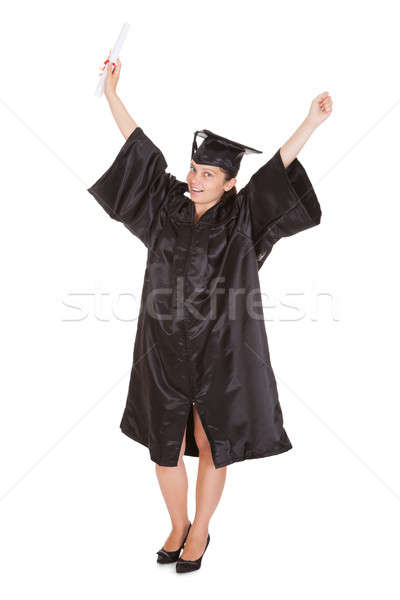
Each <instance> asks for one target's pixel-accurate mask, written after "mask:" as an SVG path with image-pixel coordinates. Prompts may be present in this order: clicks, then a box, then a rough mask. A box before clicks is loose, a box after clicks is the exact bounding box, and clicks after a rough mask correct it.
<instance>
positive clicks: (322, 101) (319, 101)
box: [307, 92, 333, 127]
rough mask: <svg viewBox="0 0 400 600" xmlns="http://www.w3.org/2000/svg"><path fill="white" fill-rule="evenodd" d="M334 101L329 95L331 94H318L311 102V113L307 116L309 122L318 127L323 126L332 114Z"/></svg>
mask: <svg viewBox="0 0 400 600" xmlns="http://www.w3.org/2000/svg"><path fill="white" fill-rule="evenodd" d="M332 104H333V100H332V98H331V97H330V95H329V92H323V93H322V94H318V96H316V97H315V98H314V100H313V101H312V102H311V107H310V111H309V113H308V115H307V120H308V121H309V122H310V123H312V124H313V125H314V127H318V125H321V123H323V122H324V121H325V120H326V119H327V118H328V117H329V116H330V114H331V113H332Z"/></svg>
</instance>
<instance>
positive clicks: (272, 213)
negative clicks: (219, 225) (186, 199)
mask: <svg viewBox="0 0 400 600" xmlns="http://www.w3.org/2000/svg"><path fill="white" fill-rule="evenodd" d="M243 192H244V194H245V202H246V207H247V211H248V213H249V217H250V218H249V221H250V231H251V238H252V240H253V245H254V247H255V250H256V256H257V262H258V264H259V268H260V267H261V266H262V264H263V262H264V260H265V259H266V257H267V256H268V254H269V253H270V252H271V250H272V247H273V245H274V244H275V243H276V242H277V241H278V240H279V239H281V238H282V237H287V236H289V235H294V234H295V233H298V232H299V231H303V230H305V229H308V228H309V227H314V226H315V225H318V224H319V223H320V221H321V207H320V204H319V202H318V198H317V196H316V194H315V191H314V188H313V186H312V184H311V182H310V179H309V178H308V175H307V173H306V171H305V169H304V167H303V166H302V164H301V163H300V161H299V160H298V159H297V158H295V159H294V160H293V161H292V162H291V163H290V165H289V166H288V167H287V168H285V166H284V164H283V161H282V157H281V154H280V149H279V150H278V151H277V152H276V153H275V154H274V156H272V158H271V159H270V160H269V161H268V162H267V163H265V164H264V165H263V166H262V167H261V168H260V169H259V170H258V171H257V172H256V173H254V175H252V177H251V178H250V180H249V182H248V184H247V185H246V186H245V187H244V188H243Z"/></svg>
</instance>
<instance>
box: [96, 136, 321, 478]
mask: <svg viewBox="0 0 400 600" xmlns="http://www.w3.org/2000/svg"><path fill="white" fill-rule="evenodd" d="M167 166H168V165H167V163H166V161H165V158H164V156H163V154H162V152H161V151H160V150H159V148H158V147H157V146H156V145H155V144H154V143H153V142H152V141H151V140H150V139H149V137H148V136H147V135H146V134H145V133H144V131H143V129H142V128H141V127H139V126H137V127H136V129H135V130H134V131H133V132H132V133H131V135H130V136H129V137H128V139H127V140H126V141H125V143H124V144H123V146H122V148H121V149H120V151H119V153H118V155H117V156H116V158H115V160H114V162H113V163H112V164H111V166H110V167H109V169H108V170H107V171H106V172H105V173H104V174H103V175H102V176H101V177H100V178H99V179H98V181H96V183H94V184H93V185H92V186H91V187H90V188H88V190H87V191H88V192H89V193H90V194H92V196H94V198H95V199H96V200H97V201H98V203H99V204H100V205H101V206H102V207H103V209H104V210H105V211H106V212H107V213H108V215H109V216H110V217H111V218H112V219H115V220H117V221H119V222H121V223H122V224H123V225H125V226H126V227H127V228H128V229H129V231H131V232H132V233H133V234H134V235H135V236H136V237H138V238H139V239H140V240H141V241H142V242H143V244H145V246H146V247H147V249H148V251H147V264H146V269H145V273H144V280H143V290H142V297H141V304H140V312H139V317H138V323H137V331H136V338H135V343H134V352H133V365H132V371H131V376H130V382H129V389H128V394H127V400H126V406H125V410H124V412H123V416H122V421H121V424H120V427H121V430H122V432H123V433H124V434H126V435H127V436H129V437H130V438H131V439H132V440H135V441H136V442H139V443H140V444H143V445H144V446H146V447H147V448H148V449H149V454H150V458H151V460H152V461H154V462H155V463H157V464H159V465H162V466H176V465H177V463H178V457H179V452H180V447H181V444H182V440H183V435H184V430H185V427H186V426H187V433H186V448H185V454H186V455H189V456H198V455H199V450H198V447H197V445H196V441H195V438H194V429H193V405H195V406H196V408H197V410H198V414H199V416H200V419H201V422H202V425H203V427H204V430H205V433H206V435H207V438H208V440H209V443H210V447H211V452H212V459H213V462H214V465H215V467H216V468H218V467H224V466H226V465H229V464H232V463H235V462H238V461H242V460H246V459H251V458H261V457H266V456H272V455H275V454H280V453H282V452H286V451H287V450H289V449H291V448H292V444H291V442H290V440H289V438H288V435H287V433H286V431H285V429H284V427H283V417H282V411H281V407H280V404H279V400H278V391H277V385H276V380H275V377H274V373H273V370H272V367H271V361H270V355H269V348H268V341H267V334H266V330H265V322H264V316H263V309H262V305H261V292H260V283H259V276H258V272H259V270H260V268H261V266H262V265H263V263H264V261H265V259H266V258H267V257H268V255H269V253H270V252H271V250H272V247H273V245H274V244H275V243H276V242H277V241H278V240H279V239H280V238H282V237H285V236H289V235H293V234H295V233H297V232H299V231H303V230H305V229H307V228H309V227H313V226H314V225H317V224H319V223H320V218H321V208H320V205H319V202H318V199H317V197H316V194H315V191H314V189H313V187H312V185H311V182H310V180H309V178H308V176H307V173H306V171H305V169H304V168H303V166H302V165H301V164H300V162H299V161H298V159H295V160H294V161H293V162H292V163H291V164H290V165H289V166H288V168H287V169H285V167H284V165H283V162H282V159H281V156H280V152H279V150H278V151H277V152H276V153H275V154H274V155H273V156H272V158H270V160H269V161H268V162H266V163H265V164H264V165H263V166H261V168H260V169H259V170H258V171H257V172H256V173H254V174H253V176H252V177H251V179H250V180H249V182H248V183H247V185H246V186H245V187H244V188H243V189H241V190H240V191H239V192H238V193H235V192H234V191H233V190H231V191H230V192H228V193H226V194H225V195H224V196H223V197H222V199H221V200H220V201H219V202H218V203H217V204H215V205H214V206H212V207H211V208H210V209H209V210H207V211H206V212H205V213H204V214H203V215H202V216H201V217H200V219H199V220H198V222H197V223H194V215H195V211H194V203H193V201H192V200H191V198H190V196H186V195H185V193H189V190H188V185H187V183H186V182H182V181H179V180H178V179H177V178H176V177H175V176H173V175H172V174H170V173H168V172H167V171H166V168H167ZM133 252H134V250H132V260H135V257H134V256H133Z"/></svg>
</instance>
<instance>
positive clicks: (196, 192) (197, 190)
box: [191, 187, 203, 194]
mask: <svg viewBox="0 0 400 600" xmlns="http://www.w3.org/2000/svg"><path fill="white" fill-rule="evenodd" d="M191 191H192V193H193V194H200V193H201V192H202V191H203V190H201V189H200V188H194V187H192V190H191Z"/></svg>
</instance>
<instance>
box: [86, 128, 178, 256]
mask: <svg viewBox="0 0 400 600" xmlns="http://www.w3.org/2000/svg"><path fill="white" fill-rule="evenodd" d="M167 166H168V165H167V163H166V161H165V158H164V156H163V154H162V152H161V151H160V150H159V148H157V146H156V145H155V144H153V142H152V141H151V140H150V139H149V138H148V137H147V135H146V134H145V133H144V131H143V129H142V128H141V127H139V126H136V128H135V129H134V130H133V132H132V133H131V135H130V136H129V137H128V138H127V139H126V141H125V143H124V145H123V146H122V148H121V149H120V151H119V153H118V155H117V156H116V158H115V160H114V162H113V163H112V165H111V166H110V167H109V169H107V171H106V172H105V173H104V174H103V175H102V176H101V177H100V178H99V179H98V180H97V181H96V182H95V183H94V184H93V185H92V186H91V187H89V188H88V189H87V191H88V192H89V193H90V194H92V196H94V198H95V199H96V200H97V201H98V203H99V204H100V205H101V206H102V207H103V209H104V210H105V211H106V212H107V213H108V214H109V216H110V217H111V218H112V219H115V220H116V221H120V222H121V223H123V224H124V225H125V226H126V227H127V228H128V229H129V230H130V231H131V232H132V233H133V234H134V235H136V236H137V237H138V238H139V239H140V240H141V241H142V242H143V243H144V244H145V246H147V247H149V244H150V234H151V227H152V224H153V222H154V219H155V217H156V216H157V214H158V212H159V211H160V209H161V207H162V206H163V205H164V203H165V202H166V201H167V199H168V198H169V197H170V194H171V192H172V191H173V190H174V189H175V188H176V187H177V186H178V185H179V184H180V185H181V182H179V181H178V180H177V179H176V177H174V176H173V175H171V174H170V173H167V172H166V171H165V169H166V168H167Z"/></svg>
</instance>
